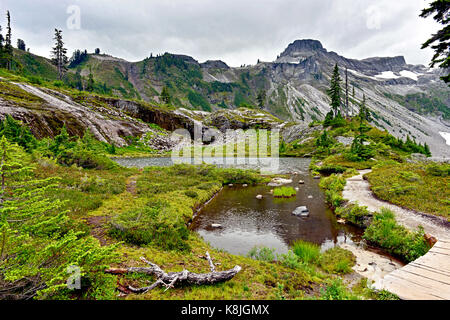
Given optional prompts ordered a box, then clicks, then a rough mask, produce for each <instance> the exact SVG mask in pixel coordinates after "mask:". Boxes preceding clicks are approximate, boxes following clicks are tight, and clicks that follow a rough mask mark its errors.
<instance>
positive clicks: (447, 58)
mask: <svg viewBox="0 0 450 320" xmlns="http://www.w3.org/2000/svg"><path fill="white" fill-rule="evenodd" d="M429 6H430V7H429V8H426V9H423V10H422V13H421V14H420V17H422V18H427V17H429V16H430V15H432V14H434V16H433V19H434V20H435V21H436V22H438V23H439V24H442V25H443V26H444V27H443V28H442V29H441V30H439V31H438V32H437V33H436V34H434V35H432V37H431V38H430V39H428V40H427V41H426V42H425V43H424V44H423V45H422V49H425V48H428V47H431V49H433V50H434V52H435V54H434V56H433V58H432V60H431V64H430V66H431V67H434V65H436V64H437V63H438V64H439V67H441V68H442V69H443V70H445V71H446V72H447V75H446V76H443V77H441V79H442V80H444V81H445V82H446V83H450V73H449V70H450V41H449V35H450V24H449V23H450V2H449V1H448V0H435V1H433V2H432V3H430V5H429Z"/></svg>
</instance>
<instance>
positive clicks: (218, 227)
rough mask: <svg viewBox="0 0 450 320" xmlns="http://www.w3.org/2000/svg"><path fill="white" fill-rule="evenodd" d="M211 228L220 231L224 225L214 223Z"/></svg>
mask: <svg viewBox="0 0 450 320" xmlns="http://www.w3.org/2000/svg"><path fill="white" fill-rule="evenodd" d="M211 227H212V228H214V229H220V228H222V225H221V224H218V223H213V224H212V225H211Z"/></svg>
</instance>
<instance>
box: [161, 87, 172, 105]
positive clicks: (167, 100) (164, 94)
mask: <svg viewBox="0 0 450 320" xmlns="http://www.w3.org/2000/svg"><path fill="white" fill-rule="evenodd" d="M161 100H162V101H163V102H164V103H165V104H170V102H171V100H172V98H171V97H170V92H169V88H167V87H164V88H163V89H162V91H161Z"/></svg>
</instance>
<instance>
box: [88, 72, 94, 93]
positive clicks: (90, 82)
mask: <svg viewBox="0 0 450 320" xmlns="http://www.w3.org/2000/svg"><path fill="white" fill-rule="evenodd" d="M94 84H95V81H94V76H93V75H92V70H91V71H90V72H89V77H88V82H87V86H86V90H87V91H89V92H92V91H94Z"/></svg>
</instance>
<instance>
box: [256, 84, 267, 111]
mask: <svg viewBox="0 0 450 320" xmlns="http://www.w3.org/2000/svg"><path fill="white" fill-rule="evenodd" d="M256 100H257V101H258V107H259V108H260V109H264V105H265V103H266V91H265V90H263V89H261V90H260V91H259V92H258V96H257V97H256Z"/></svg>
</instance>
